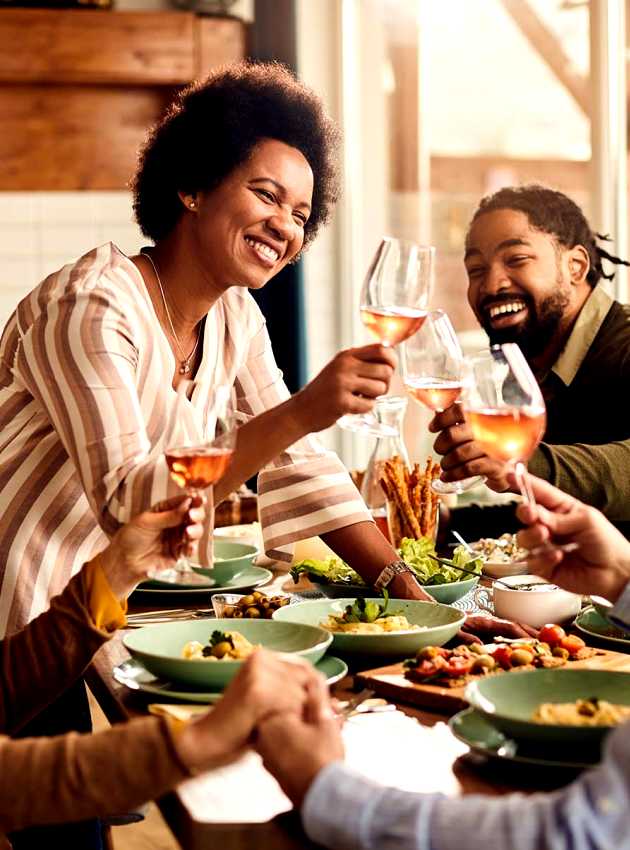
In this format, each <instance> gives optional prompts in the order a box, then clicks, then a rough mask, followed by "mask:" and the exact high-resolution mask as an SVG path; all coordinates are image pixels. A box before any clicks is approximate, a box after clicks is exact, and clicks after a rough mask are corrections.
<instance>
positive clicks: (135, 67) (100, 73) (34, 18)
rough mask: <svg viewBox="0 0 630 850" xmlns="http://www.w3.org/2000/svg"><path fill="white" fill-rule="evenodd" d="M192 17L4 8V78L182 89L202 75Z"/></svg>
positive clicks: (0, 33) (0, 68)
mask: <svg viewBox="0 0 630 850" xmlns="http://www.w3.org/2000/svg"><path fill="white" fill-rule="evenodd" d="M198 20H201V19H197V18H196V17H195V15H193V14H192V13H191V12H110V11H103V10H100V11H93V10H89V9H73V10H67V11H53V10H51V9H0V45H1V46H2V49H1V50H0V81H1V82H3V83H17V84H20V85H24V84H27V83H36V84H37V83H42V84H46V85H50V84H51V83H57V84H59V83H66V84H82V85H86V84H89V85H93V84H95V85H99V84H104V85H111V84H120V85H131V86H133V85H154V86H157V85H163V86H171V85H182V84H185V83H188V82H190V80H192V79H193V77H194V76H195V69H194V64H193V63H194V30H195V25H196V23H197V21H198Z"/></svg>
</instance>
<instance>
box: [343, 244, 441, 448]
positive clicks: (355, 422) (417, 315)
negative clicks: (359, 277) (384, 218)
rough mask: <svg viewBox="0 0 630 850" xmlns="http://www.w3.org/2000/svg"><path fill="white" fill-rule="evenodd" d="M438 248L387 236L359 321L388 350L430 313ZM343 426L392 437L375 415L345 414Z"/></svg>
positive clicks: (367, 283) (373, 267) (368, 280)
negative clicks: (429, 305)
mask: <svg viewBox="0 0 630 850" xmlns="http://www.w3.org/2000/svg"><path fill="white" fill-rule="evenodd" d="M434 265H435V248H433V247H431V246H427V245H416V244H415V242H409V241H407V240H404V239H394V238H393V237H390V236H386V237H385V238H384V239H383V240H382V241H381V244H380V245H379V247H378V250H377V251H376V254H375V256H374V259H373V260H372V263H371V265H370V267H369V269H368V272H367V275H366V277H365V281H364V283H363V287H362V289H361V296H360V313H361V321H362V322H363V324H364V325H365V327H366V328H367V329H368V330H369V331H370V333H372V335H373V336H374V337H375V338H376V339H377V340H378V342H380V343H381V345H385V346H392V347H393V346H396V345H398V344H399V343H401V342H403V341H404V340H406V339H408V338H409V337H410V336H412V335H413V334H415V333H416V331H418V330H419V329H420V327H421V326H422V323H423V322H424V320H425V318H426V315H427V308H428V303H429V297H430V295H431V288H432V285H433V274H434ZM338 424H339V425H341V427H342V428H347V429H348V430H350V431H360V432H363V433H366V434H374V435H376V436H393V434H392V431H391V429H389V428H388V427H387V426H386V425H384V424H382V423H379V422H378V420H377V418H376V417H375V416H374V414H373V413H366V414H360V415H359V414H355V415H347V416H342V417H341V419H339V420H338Z"/></svg>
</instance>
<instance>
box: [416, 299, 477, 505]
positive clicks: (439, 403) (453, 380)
mask: <svg viewBox="0 0 630 850" xmlns="http://www.w3.org/2000/svg"><path fill="white" fill-rule="evenodd" d="M401 350H402V374H403V381H404V383H405V389H406V390H407V392H408V393H409V395H410V396H411V397H412V398H413V400H414V401H416V402H418V403H419V404H422V405H424V406H425V407H428V408H429V410H432V411H433V412H434V413H442V411H444V410H446V409H447V408H448V407H450V406H451V405H452V404H454V403H455V402H456V401H457V400H458V399H459V397H460V395H461V393H462V389H463V385H464V352H463V351H462V349H461V346H460V344H459V340H458V339H457V335H456V333H455V329H454V328H453V325H452V324H451V320H450V319H449V317H448V316H447V314H446V313H445V312H444V310H431V312H430V313H428V315H427V318H426V320H425V322H424V324H423V325H422V327H421V328H420V330H419V331H418V332H417V333H416V334H414V336H412V337H410V338H409V339H408V340H407V341H406V342H405V343H404V345H403V346H402V347H401ZM484 481H485V478H483V476H481V475H473V476H471V477H469V478H464V479H462V480H461V481H441V480H440V479H439V478H436V479H435V480H434V481H433V483H432V485H431V486H432V488H433V489H434V490H435V492H436V493H463V492H464V491H466V490H470V488H471V487H476V486H477V485H479V484H483V482H484Z"/></svg>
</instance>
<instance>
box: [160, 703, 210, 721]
mask: <svg viewBox="0 0 630 850" xmlns="http://www.w3.org/2000/svg"><path fill="white" fill-rule="evenodd" d="M209 708H210V706H208V705H200V704H193V705H188V704H186V703H184V704H183V705H173V704H172V703H161V702H152V703H151V704H150V705H149V714H155V715H157V716H158V717H171V718H173V720H181V721H182V722H185V721H186V720H190V719H191V718H192V717H195V715H197V714H205V713H206V712H207V711H208V709H209Z"/></svg>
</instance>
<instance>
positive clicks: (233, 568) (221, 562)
mask: <svg viewBox="0 0 630 850" xmlns="http://www.w3.org/2000/svg"><path fill="white" fill-rule="evenodd" d="M213 547H214V561H213V563H212V569H210V568H205V567H200V566H198V565H197V564H191V566H192V568H193V569H194V571H195V572H196V573H200V574H201V575H204V576H208V577H209V578H213V579H214V580H215V581H216V583H217V586H218V587H225V585H227V584H229V583H230V582H231V581H232V580H233V579H234V578H236V576H237V575H238V574H239V573H242V572H243V570H246V569H248V568H249V567H251V566H252V562H253V560H254V558H255V557H256V555H258V554H259V551H260V550H259V549H258V548H257V547H256V546H251V545H250V544H249V543H234V542H233V541H231V540H222V539H219V538H217V537H215V538H214V540H213Z"/></svg>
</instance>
